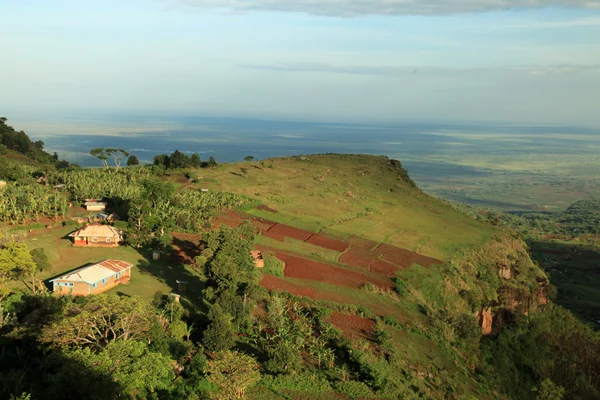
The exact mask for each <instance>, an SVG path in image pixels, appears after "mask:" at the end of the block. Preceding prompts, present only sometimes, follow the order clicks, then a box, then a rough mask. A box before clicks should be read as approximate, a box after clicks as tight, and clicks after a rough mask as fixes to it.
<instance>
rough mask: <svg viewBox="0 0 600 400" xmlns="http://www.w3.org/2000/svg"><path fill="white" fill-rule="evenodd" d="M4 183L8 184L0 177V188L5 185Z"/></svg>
mask: <svg viewBox="0 0 600 400" xmlns="http://www.w3.org/2000/svg"><path fill="white" fill-rule="evenodd" d="M6 185H8V183H6V181H4V180H2V179H0V188H3V187H5V186H6Z"/></svg>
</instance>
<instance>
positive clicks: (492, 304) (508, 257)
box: [476, 237, 548, 335]
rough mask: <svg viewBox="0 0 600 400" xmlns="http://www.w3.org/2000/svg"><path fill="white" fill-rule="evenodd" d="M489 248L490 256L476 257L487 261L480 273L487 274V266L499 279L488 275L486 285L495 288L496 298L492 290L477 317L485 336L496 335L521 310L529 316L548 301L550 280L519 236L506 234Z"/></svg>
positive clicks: (487, 254) (487, 252) (484, 262)
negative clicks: (517, 237)
mask: <svg viewBox="0 0 600 400" xmlns="http://www.w3.org/2000/svg"><path fill="white" fill-rule="evenodd" d="M486 250H487V251H486V252H485V253H486V257H485V258H484V257H478V258H479V259H477V260H476V261H477V262H478V263H483V264H487V265H485V266H480V267H479V268H480V272H479V275H480V276H485V273H484V272H485V268H487V269H488V270H491V271H493V273H494V274H496V276H497V277H498V278H497V279H494V278H487V281H486V282H485V283H487V284H488V285H487V286H486V287H487V288H488V289H492V288H495V298H493V296H490V292H488V293H487V296H488V298H487V299H486V300H484V301H483V306H482V307H481V308H480V309H479V310H478V311H477V313H476V317H477V319H478V320H479V326H480V327H481V334H482V335H496V334H498V333H499V332H500V330H501V329H502V327H503V326H504V325H505V324H506V323H507V322H508V321H510V320H511V319H514V318H515V317H516V315H517V314H518V313H521V314H525V315H528V314H529V312H531V311H536V310H537V309H539V308H540V307H542V306H544V305H546V304H547V303H548V296H547V290H546V289H547V285H548V279H547V277H546V275H545V274H544V272H543V271H542V270H541V269H540V268H539V267H538V266H536V265H535V264H534V263H533V262H532V261H531V259H530V258H529V254H528V252H527V248H526V245H525V244H524V243H523V242H522V241H521V240H519V239H516V238H513V237H505V238H502V239H501V240H497V241H495V242H493V243H491V244H490V245H488V247H487V249H486ZM482 270H483V271H482Z"/></svg>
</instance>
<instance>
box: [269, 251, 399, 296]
mask: <svg viewBox="0 0 600 400" xmlns="http://www.w3.org/2000/svg"><path fill="white" fill-rule="evenodd" d="M275 256H276V257H277V258H278V259H280V260H281V261H283V262H284V263H285V276H286V277H289V278H299V279H308V280H312V281H317V282H324V283H328V284H330V285H335V286H342V287H348V288H352V289H359V288H360V287H361V286H362V285H364V284H365V283H368V282H370V283H372V284H374V285H377V286H379V287H381V288H384V289H388V288H391V287H392V282H390V281H388V280H385V279H377V278H371V277H369V276H366V275H363V274H361V273H359V272H354V271H348V270H345V269H341V268H337V267H334V266H332V265H328V264H323V263H318V262H315V261H311V260H306V259H303V258H300V257H296V256H292V255H289V254H283V253H277V254H276V255H275Z"/></svg>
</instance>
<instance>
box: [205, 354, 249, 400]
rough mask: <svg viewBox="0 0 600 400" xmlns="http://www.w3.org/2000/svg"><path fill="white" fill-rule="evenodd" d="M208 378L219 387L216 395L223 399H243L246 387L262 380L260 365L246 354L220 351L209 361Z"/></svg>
mask: <svg viewBox="0 0 600 400" xmlns="http://www.w3.org/2000/svg"><path fill="white" fill-rule="evenodd" d="M205 372H206V375H207V379H208V381H209V382H210V383H212V384H213V385H215V387H217V392H216V394H215V397H216V398H217V399H222V400H230V399H243V398H244V397H245V393H246V389H248V388H249V387H252V386H253V385H255V384H256V383H257V382H258V381H259V380H260V376H261V375H260V365H259V364H258V363H257V362H256V360H255V359H254V358H252V357H250V356H248V355H246V354H243V353H238V352H236V351H220V352H218V353H217V354H216V355H215V357H214V358H213V359H211V360H209V361H208V365H207V367H206V370H205Z"/></svg>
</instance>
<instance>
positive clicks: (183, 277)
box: [137, 251, 208, 312]
mask: <svg viewBox="0 0 600 400" xmlns="http://www.w3.org/2000/svg"><path fill="white" fill-rule="evenodd" d="M140 254H142V255H144V257H145V259H144V260H142V261H140V262H139V263H138V264H137V266H138V268H139V269H140V271H141V272H143V273H148V274H151V275H152V276H154V277H155V278H156V279H158V280H159V281H161V282H163V283H165V284H166V285H167V286H169V287H170V288H171V290H172V292H173V293H176V294H180V295H181V300H182V303H183V304H184V305H186V303H188V304H187V305H189V306H190V307H191V308H192V309H194V311H196V312H207V311H208V309H207V307H206V304H204V301H203V291H204V288H205V286H206V285H205V282H204V281H203V280H202V279H200V277H199V276H198V275H195V274H194V273H192V272H191V271H189V270H187V269H186V268H184V266H183V265H182V264H180V263H174V262H173V261H172V258H171V257H168V255H166V254H163V255H162V256H161V258H160V259H158V260H152V257H151V256H148V255H149V254H151V253H150V252H149V251H141V252H140ZM178 281H179V282H186V283H185V284H184V285H180V284H179V283H178ZM182 289H183V290H182Z"/></svg>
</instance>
